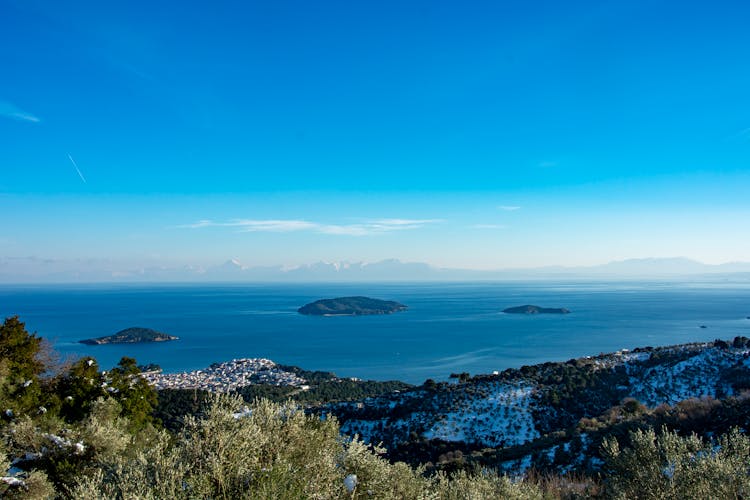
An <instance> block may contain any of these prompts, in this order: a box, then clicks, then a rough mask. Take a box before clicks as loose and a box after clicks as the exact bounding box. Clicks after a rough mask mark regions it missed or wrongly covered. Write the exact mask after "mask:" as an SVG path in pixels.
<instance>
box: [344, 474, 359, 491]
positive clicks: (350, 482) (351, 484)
mask: <svg viewBox="0 0 750 500" xmlns="http://www.w3.org/2000/svg"><path fill="white" fill-rule="evenodd" d="M344 487H345V488H346V491H348V492H349V493H352V492H353V491H354V488H356V487H357V475H356V474H349V475H348V476H346V477H345V478H344Z"/></svg>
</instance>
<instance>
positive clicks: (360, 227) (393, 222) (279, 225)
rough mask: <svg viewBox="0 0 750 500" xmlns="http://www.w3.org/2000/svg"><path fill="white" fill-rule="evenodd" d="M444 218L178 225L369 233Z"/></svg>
mask: <svg viewBox="0 0 750 500" xmlns="http://www.w3.org/2000/svg"><path fill="white" fill-rule="evenodd" d="M438 222H442V221H441V220H440V219H375V220H370V221H365V222H361V223H356V224H325V223H320V222H312V221H307V220H298V219H232V220H229V221H213V220H210V219H203V220H199V221H196V222H193V223H191V224H183V225H181V226H178V227H180V228H185V229H200V228H205V227H233V228H236V229H237V231H239V232H248V233H254V232H269V233H289V232H298V231H307V232H314V233H320V234H331V235H347V236H367V235H371V234H378V233H388V232H392V231H404V230H410V229H419V228H421V227H424V226H426V225H428V224H435V223H438Z"/></svg>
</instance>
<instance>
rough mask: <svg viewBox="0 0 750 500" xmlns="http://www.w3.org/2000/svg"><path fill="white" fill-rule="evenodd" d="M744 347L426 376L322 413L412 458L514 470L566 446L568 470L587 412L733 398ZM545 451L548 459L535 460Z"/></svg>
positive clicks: (588, 446) (586, 455) (623, 354)
mask: <svg viewBox="0 0 750 500" xmlns="http://www.w3.org/2000/svg"><path fill="white" fill-rule="evenodd" d="M749 354H750V348H748V339H746V338H744V337H738V338H736V339H735V340H734V341H733V342H732V343H728V342H724V341H715V342H711V343H701V344H685V345H677V346H669V347H659V348H652V347H646V348H641V349H635V350H633V351H632V352H631V351H625V350H624V351H620V352H616V353H611V354H602V355H599V356H595V357H586V358H579V359H571V360H569V361H567V362H563V363H543V364H540V365H535V366H523V367H521V368H520V369H509V370H505V371H504V372H502V373H499V374H497V375H478V376H475V377H473V378H468V379H466V378H463V379H462V380H464V381H463V382H459V383H436V382H433V381H427V382H426V383H425V384H424V385H422V386H421V387H419V388H415V389H412V390H408V391H404V392H400V393H392V394H388V395H384V396H381V397H377V398H370V399H367V400H365V401H363V402H362V403H361V404H358V403H351V402H347V403H338V404H336V403H333V404H330V405H328V406H327V407H326V408H325V410H326V411H329V412H331V413H333V414H335V415H336V416H337V417H338V418H339V419H340V421H341V424H342V425H341V427H342V432H344V433H347V434H350V435H354V434H357V435H360V436H362V437H363V439H364V440H365V441H368V442H372V443H378V442H383V443H384V444H385V446H386V448H388V449H389V451H390V453H391V456H392V457H394V458H398V459H400V460H407V461H410V462H413V463H417V462H426V461H435V460H436V459H437V458H438V457H437V454H438V453H440V452H441V451H442V452H443V453H444V452H445V451H446V450H460V451H461V453H462V454H465V453H467V452H468V453H471V452H474V453H475V455H476V454H477V452H478V450H485V451H484V454H485V455H487V456H491V458H492V460H493V461H494V463H495V464H496V465H497V464H498V463H499V464H500V465H501V466H503V467H504V468H506V469H507V470H513V471H516V472H519V471H522V470H524V469H526V468H528V467H529V466H530V465H532V463H533V464H535V465H537V466H538V467H539V466H540V465H546V464H548V463H549V462H551V460H552V458H554V456H555V454H558V455H563V454H568V453H571V451H570V450H571V446H572V447H573V448H572V449H573V450H575V451H576V453H578V455H579V459H578V462H577V463H575V461H573V462H571V460H567V461H566V462H565V464H566V466H567V467H568V468H570V467H573V466H574V465H577V466H580V467H584V468H586V467H595V466H596V460H593V459H595V457H596V456H597V453H598V452H597V448H598V446H599V444H600V443H601V438H597V439H596V440H595V441H594V443H595V444H594V445H592V441H591V436H589V435H588V434H587V433H586V432H582V431H580V429H579V430H576V429H578V427H581V428H586V426H585V425H582V424H581V423H582V422H584V423H586V419H595V418H596V417H601V416H602V415H605V414H607V412H612V411H620V413H622V412H623V411H622V410H613V408H615V409H616V408H618V407H622V405H623V401H625V402H627V401H632V403H630V405H631V406H633V407H634V408H637V409H638V410H639V412H640V413H639V414H644V413H647V412H649V411H651V410H649V409H653V408H656V407H660V405H661V407H662V408H665V407H667V405H674V407H678V406H679V405H680V404H683V405H684V404H685V403H684V401H686V400H691V398H703V403H700V404H702V405H708V406H709V407H710V406H711V405H710V404H708V403H706V401H708V400H709V399H708V398H710V400H711V401H714V400H718V399H721V398H724V399H726V398H730V399H731V400H732V401H737V400H738V397H739V396H740V394H741V392H742V391H743V390H744V389H746V388H749V387H750V377H749V376H748V364H749V363H750V361H749V360H748V355H749ZM743 397H744V396H743ZM727 401H728V399H727ZM743 401H744V400H743ZM696 404H698V403H696ZM721 404H725V403H721ZM634 405H635V406H634ZM715 406H716V405H714V407H715ZM605 420H606V419H605ZM589 427H591V426H590V425H589ZM593 427H594V428H596V429H597V430H601V429H600V428H601V427H602V426H600V425H595V426H593ZM725 427H726V425H725ZM488 449H490V451H488ZM498 450H503V451H502V453H498ZM523 452H526V453H523ZM532 452H533V453H532ZM519 455H520V456H519ZM543 455H544V457H546V458H543V459H541V462H545V464H541V463H537V462H539V461H540V457H542V456H543ZM487 456H485V457H484V458H487ZM592 460H593V461H592ZM584 462H585V463H584Z"/></svg>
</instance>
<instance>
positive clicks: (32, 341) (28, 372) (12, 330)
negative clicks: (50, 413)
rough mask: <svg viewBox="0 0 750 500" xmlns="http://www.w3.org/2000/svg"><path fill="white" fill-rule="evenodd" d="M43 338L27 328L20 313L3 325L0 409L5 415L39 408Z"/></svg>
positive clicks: (43, 365)
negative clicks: (21, 319)
mask: <svg viewBox="0 0 750 500" xmlns="http://www.w3.org/2000/svg"><path fill="white" fill-rule="evenodd" d="M41 353H42V339H41V338H40V337H37V336H36V335H35V334H30V333H29V332H27V331H26V325H25V324H24V323H23V322H21V321H20V320H19V319H18V316H12V317H10V318H6V319H5V322H4V323H3V325H2V326H0V405H2V407H0V412H2V414H3V415H4V416H5V417H6V418H11V417H12V416H13V415H17V414H20V413H27V412H30V411H36V410H38V408H39V406H40V405H41V400H42V389H41V387H40V378H39V376H40V375H41V374H42V373H44V371H45V370H46V366H45V364H44V363H43V362H42V361H41V360H40V354H41Z"/></svg>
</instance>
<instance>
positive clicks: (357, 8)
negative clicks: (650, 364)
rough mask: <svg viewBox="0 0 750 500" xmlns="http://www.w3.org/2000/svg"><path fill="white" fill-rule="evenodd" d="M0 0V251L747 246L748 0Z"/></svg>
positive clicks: (461, 251)
mask: <svg viewBox="0 0 750 500" xmlns="http://www.w3.org/2000/svg"><path fill="white" fill-rule="evenodd" d="M216 4H217V5H213V4H212V5H209V4H207V3H205V2H189V1H180V2H170V1H163V2H158V3H155V2H141V1H129V2H93V1H92V2H77V1H73V2H53V1H37V0H17V1H11V0H0V12H2V15H1V16H0V173H1V174H2V175H0V229H2V233H0V258H8V257H12V258H25V257H30V256H34V257H38V258H42V259H60V260H64V261H70V263H71V264H70V266H73V267H75V266H86V265H88V264H86V262H94V261H111V262H117V263H120V264H121V265H122V266H131V267H132V266H136V267H137V266H142V265H147V264H148V265H151V264H154V263H157V264H160V265H185V264H197V265H211V264H212V263H215V264H218V263H220V262H222V261H224V260H226V259H228V258H237V259H239V260H240V261H242V262H243V263H244V264H246V265H270V264H286V265H295V264H302V263H309V262H314V261H317V260H327V261H335V260H350V261H359V260H365V261H375V260H380V259H385V258H398V259H402V260H408V261H421V262H428V263H431V264H434V265H438V266H450V267H465V268H478V269H481V268H488V269H490V268H493V269H494V268H506V267H527V266H544V265H556V264H559V265H589V264H598V263H604V262H607V261H611V260H617V259H625V258H635V257H666V256H687V257H691V258H694V259H698V260H701V261H704V262H708V263H721V262H728V261H736V260H750V255H749V252H750V231H748V230H747V229H748V227H747V222H746V221H748V220H750V203H749V202H748V201H747V199H748V196H747V192H748V191H749V190H750V189H748V188H750V92H748V89H750V65H748V64H747V62H746V61H747V54H748V51H749V50H750V30H747V27H746V24H747V23H746V22H747V19H748V18H750V16H749V15H750V5H748V4H746V3H745V2H739V1H734V2H713V3H710V4H709V3H706V2H676V1H674V2H664V1H663V2H659V1H649V2H640V1H632V0H631V1H621V2H607V1H590V2H585V1H581V2H552V1H550V2H535V1H531V2H530V1H518V2H495V1H487V2H472V1H464V2H437V1H425V2H389V1H378V2H351V1H341V2H332V1H323V2H315V3H311V2H286V1H274V2H217V3H216Z"/></svg>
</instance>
